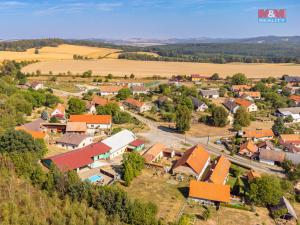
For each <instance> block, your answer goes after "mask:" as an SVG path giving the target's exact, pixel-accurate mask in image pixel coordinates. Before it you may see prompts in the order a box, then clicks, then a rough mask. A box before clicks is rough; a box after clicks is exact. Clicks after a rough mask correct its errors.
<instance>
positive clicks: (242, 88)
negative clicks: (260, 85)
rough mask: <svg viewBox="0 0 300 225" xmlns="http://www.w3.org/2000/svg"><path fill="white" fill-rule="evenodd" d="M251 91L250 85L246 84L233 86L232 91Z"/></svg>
mask: <svg viewBox="0 0 300 225" xmlns="http://www.w3.org/2000/svg"><path fill="white" fill-rule="evenodd" d="M250 89H251V86H250V85H246V84H239V85H232V86H231V90H232V91H234V92H240V91H249V90H250Z"/></svg>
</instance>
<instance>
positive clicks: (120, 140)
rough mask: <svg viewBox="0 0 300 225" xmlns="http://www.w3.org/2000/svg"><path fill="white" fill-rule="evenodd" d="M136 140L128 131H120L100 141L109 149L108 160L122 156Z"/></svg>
mask: <svg viewBox="0 0 300 225" xmlns="http://www.w3.org/2000/svg"><path fill="white" fill-rule="evenodd" d="M135 139H136V136H135V135H134V133H132V132H131V131H129V130H122V131H120V132H119V133H116V134H114V135H112V136H110V137H108V138H106V139H104V140H103V141H102V143H104V144H105V145H107V146H109V147H110V151H109V159H112V158H114V157H116V156H119V155H122V154H123V153H124V152H125V150H126V149H127V148H128V146H129V145H130V143H132V142H133V141H134V140H135Z"/></svg>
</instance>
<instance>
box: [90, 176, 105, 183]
mask: <svg viewBox="0 0 300 225" xmlns="http://www.w3.org/2000/svg"><path fill="white" fill-rule="evenodd" d="M99 180H102V176H101V175H93V176H91V177H89V178H88V179H87V181H89V182H91V183H95V182H97V181H99Z"/></svg>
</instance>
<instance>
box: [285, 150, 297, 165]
mask: <svg viewBox="0 0 300 225" xmlns="http://www.w3.org/2000/svg"><path fill="white" fill-rule="evenodd" d="M285 159H286V160H290V161H292V163H293V164H296V165H298V164H300V154H298V153H291V152H286V153H285Z"/></svg>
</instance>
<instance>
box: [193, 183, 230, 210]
mask: <svg viewBox="0 0 300 225" xmlns="http://www.w3.org/2000/svg"><path fill="white" fill-rule="evenodd" d="M189 198H190V199H191V200H193V201H196V202H199V203H201V204H206V205H214V204H219V203H229V202H230V186H229V185H223V184H215V183H209V182H201V181H196V180H191V181H190V188H189Z"/></svg>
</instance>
